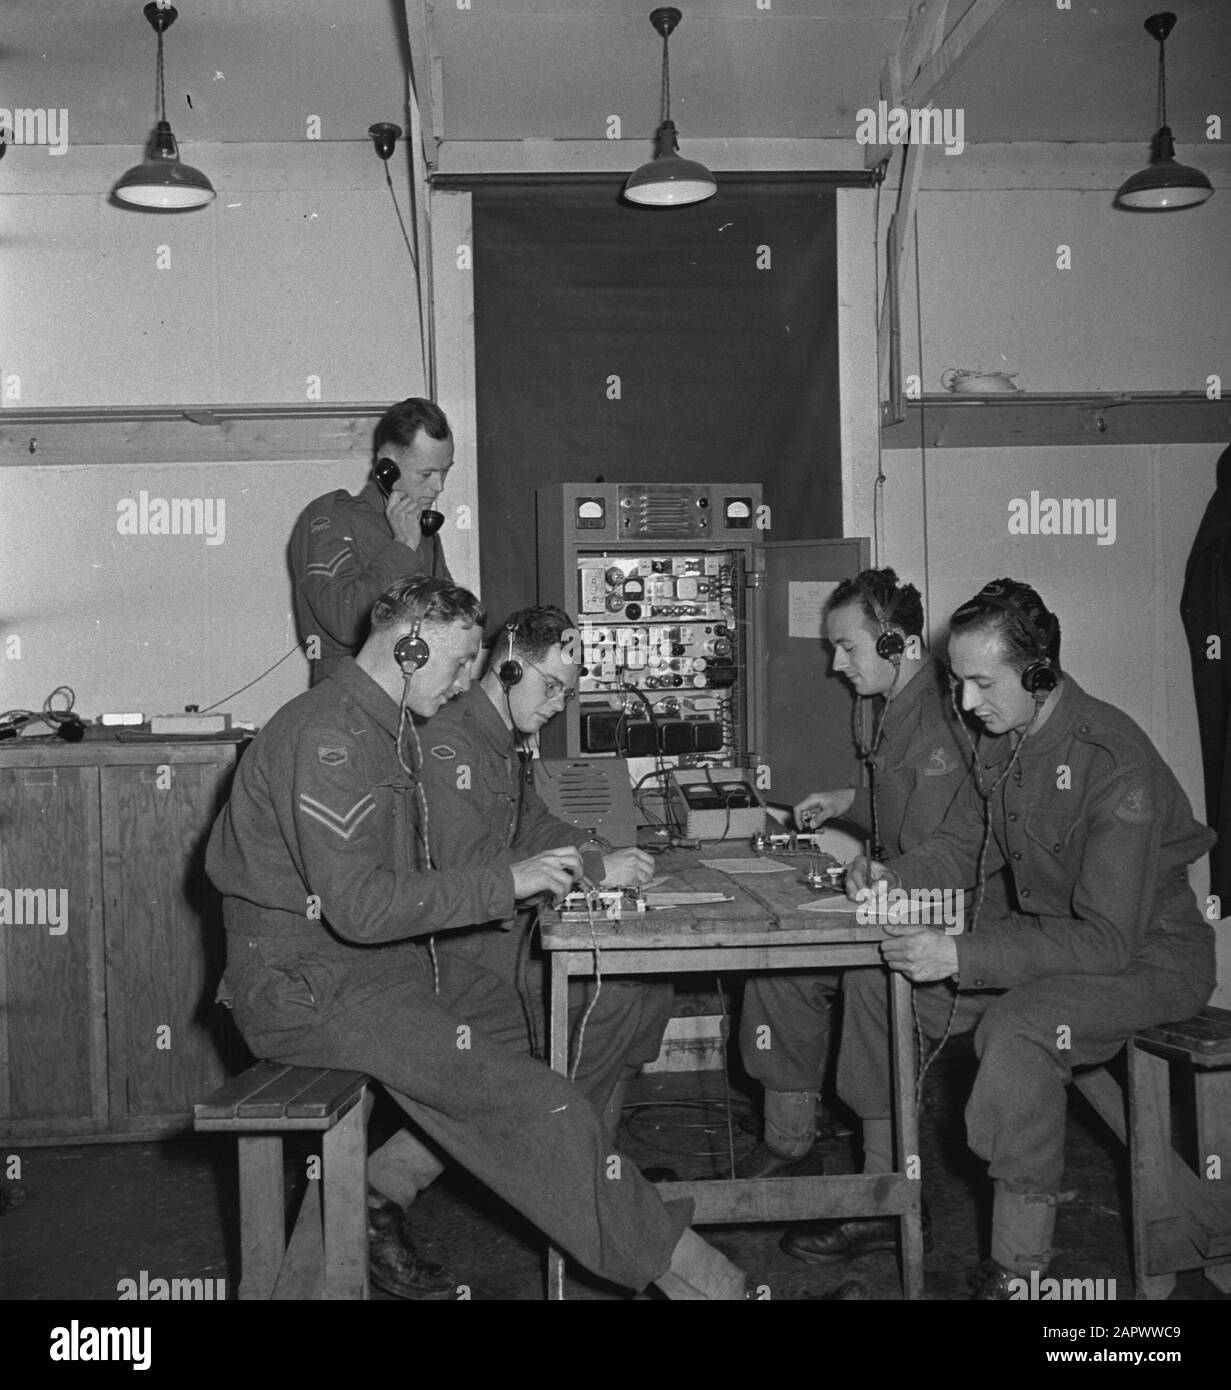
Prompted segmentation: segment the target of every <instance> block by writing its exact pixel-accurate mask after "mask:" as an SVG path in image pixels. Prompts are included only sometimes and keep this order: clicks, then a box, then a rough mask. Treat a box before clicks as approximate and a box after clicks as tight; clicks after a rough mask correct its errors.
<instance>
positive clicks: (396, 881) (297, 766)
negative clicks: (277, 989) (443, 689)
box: [205, 659, 513, 974]
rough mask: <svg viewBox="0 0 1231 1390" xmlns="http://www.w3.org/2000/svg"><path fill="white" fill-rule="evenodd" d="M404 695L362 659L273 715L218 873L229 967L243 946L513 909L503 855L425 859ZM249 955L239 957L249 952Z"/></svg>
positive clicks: (279, 949) (392, 936)
mask: <svg viewBox="0 0 1231 1390" xmlns="http://www.w3.org/2000/svg"><path fill="white" fill-rule="evenodd" d="M397 727H398V706H397V705H396V704H395V703H394V701H393V700H391V699H390V698H389V696H388V695H386V694H385V692H384V691H383V690H381V688H380V687H379V686H378V685H377V684H376V683H375V681H373V680H372V679H371V678H370V677H369V676H368V675H367V673H366V672H364V671H363V670H361V669H360V667H359V666H358V665H356V663H355V662H354V661H351V660H349V659H346V660H343V661H342V662H340V663H339V664H338V666H337V667H336V668H335V670H334V671H333V673H332V674H331V675H329V676H327V677H326V678H325V680H323V681H322V682H321V683H320V684H319V685H318V686H316V687H314V688H313V689H312V690H309V691H308V692H307V693H305V694H303V695H300V696H298V697H297V698H296V699H294V700H292V701H291V702H290V703H289V704H287V705H284V706H283V707H282V709H280V710H279V711H278V713H277V714H275V715H274V717H273V718H272V719H271V720H270V722H269V723H268V724H267V725H266V726H265V728H264V729H263V730H262V731H261V733H260V734H259V735H258V736H257V738H256V740H255V742H254V743H253V744H252V746H251V748H249V749H248V751H247V752H246V753H245V755H244V757H243V758H242V759H241V761H240V764H239V768H238V770H237V772H236V775H235V782H234V786H233V789H232V791H231V797H230V800H229V802H228V803H227V805H226V807H225V808H224V810H223V812H222V814H221V815H220V816H219V818H218V820H217V821H216V823H215V825H214V828H213V832H212V834H211V835H210V840H209V846H208V850H207V853H206V861H205V867H206V872H207V873H208V874H209V876H210V878H211V879H212V880H213V882H214V885H215V886H216V887H217V889H218V890H219V892H220V893H222V894H223V897H224V903H223V911H224V916H225V920H226V925H227V933H228V946H229V950H228V974H230V973H231V972H232V971H234V970H236V969H237V968H239V966H240V965H241V964H242V960H243V958H244V957H243V954H242V953H243V952H245V951H247V949H249V947H251V949H253V950H256V949H258V948H259V949H260V952H261V956H262V958H273V957H275V956H277V955H279V954H285V955H296V954H299V953H302V952H305V951H307V952H311V953H312V954H313V955H314V956H316V957H318V958H320V957H324V958H325V959H327V960H334V961H337V960H342V961H346V960H350V959H352V958H354V957H357V956H358V955H360V954H362V953H361V952H360V951H359V950H358V948H359V947H364V946H372V945H376V944H380V943H386V942H396V941H402V940H404V939H405V938H409V937H416V936H423V935H425V934H428V933H431V932H437V931H443V930H445V929H447V928H452V927H463V926H468V925H470V924H471V923H475V922H485V921H488V920H490V919H491V918H494V917H503V916H507V915H508V914H509V913H511V912H512V911H513V875H512V874H511V873H510V871H509V869H508V868H507V867H506V866H505V865H503V864H498V863H494V862H491V861H487V862H482V863H471V864H467V865H466V867H465V869H464V870H447V869H446V870H437V871H426V870H425V869H423V868H422V867H421V865H422V864H423V863H424V862H425V860H424V859H423V856H422V848H421V844H422V830H421V826H420V823H419V808H418V798H417V796H416V793H415V790H414V786H413V783H412V782H411V780H410V778H409V777H407V775H406V773H405V772H404V771H403V770H402V768H401V766H400V765H399V762H398V758H397V753H396V743H395V740H396V737H397ZM237 952H238V953H240V955H239V959H237V958H236V953H237Z"/></svg>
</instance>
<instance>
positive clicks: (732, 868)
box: [701, 859, 797, 874]
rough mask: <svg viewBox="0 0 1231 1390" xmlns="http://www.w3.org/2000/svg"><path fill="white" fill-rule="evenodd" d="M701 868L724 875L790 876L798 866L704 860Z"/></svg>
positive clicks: (748, 860)
mask: <svg viewBox="0 0 1231 1390" xmlns="http://www.w3.org/2000/svg"><path fill="white" fill-rule="evenodd" d="M701 867H702V868H703V869H717V870H718V871H719V872H720V873H724V874H789V873H790V872H791V870H792V869H794V868H796V867H797V866H796V865H794V864H779V863H778V861H777V860H776V859H703V860H702V861H701Z"/></svg>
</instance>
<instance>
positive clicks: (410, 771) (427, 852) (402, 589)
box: [376, 580, 440, 994]
mask: <svg viewBox="0 0 1231 1390" xmlns="http://www.w3.org/2000/svg"><path fill="white" fill-rule="evenodd" d="M414 587H415V584H414V581H410V582H407V581H405V580H403V581H401V582H399V583H397V584H395V585H394V586H393V587H392V588H391V589H386V590H385V592H384V593H383V594H381V596H380V598H379V599H377V601H376V602H377V606H379V605H380V604H382V603H383V604H388V605H392V604H395V603H400V602H402V600H404V599H405V598H406V597H407V596H408V593H409V592H410V591H411V590H412V589H413V588H414ZM430 602H431V600H430V599H428V600H427V602H426V603H425V602H424V601H423V599H422V598H420V601H419V604H418V609H419V611H418V612H417V613H416V614H415V616H414V619H413V620H412V622H411V625H410V631H409V632H408V633H406V634H405V635H404V636H402V637H399V638H398V640H397V642H396V643H395V645H394V648H393V659H394V660H395V661H396V662H397V664H398V665H399V666H400V667H401V668H402V675H403V676H404V677H405V679H406V682H407V685H408V686H409V682H410V678H411V676H413V675H414V674H415V672H416V671H418V670H419V669H420V668H422V667H424V666H426V665H427V663H428V661H429V660H430V659H431V656H432V649H431V648H430V647H429V646H428V644H427V643H426V642H425V641H424V640H423V638H422V637H420V636H419V629H420V628H421V627H422V626H423V618H424V614H425V612H426V611H427V607H428V606H430ZM407 727H409V729H410V737H411V740H412V742H413V743H414V745H415V765H416V767H414V768H412V767H411V766H410V764H409V763H408V762H407V761H406V757H405V755H404V754H403V752H402V737H403V733H404V731H405V730H406V729H407ZM394 746H395V749H396V751H397V760H398V764H399V766H400V767H401V769H402V771H403V772H404V773H405V774H406V776H407V777H409V778H410V780H411V782H412V783H413V784H414V788H415V798H416V800H417V801H418V803H419V811H420V818H421V821H422V824H421V826H420V833H421V835H422V837H423V856H424V859H425V860H426V862H427V868H428V869H429V871H430V870H434V869H435V867H436V865H435V863H434V862H433V860H432V845H431V838H430V837H431V817H430V815H429V813H428V807H427V797H426V796H425V795H424V792H423V779H422V778H421V777H420V776H419V774H418V772H417V771H416V768H421V767H422V766H423V747H422V745H421V744H420V742H419V731H418V729H416V728H415V721H414V719H413V718H412V717H411V714H410V706H409V705H408V704H407V703H406V697H405V695H403V697H402V707H401V709H400V710H399V711H398V731H397V739H396V742H395V745H394ZM427 945H428V953H429V954H430V956H431V959H432V984H433V988H434V990H435V992H436V993H437V994H439V993H440V965H439V963H438V961H437V959H436V938H435V936H429V937H428V939H427Z"/></svg>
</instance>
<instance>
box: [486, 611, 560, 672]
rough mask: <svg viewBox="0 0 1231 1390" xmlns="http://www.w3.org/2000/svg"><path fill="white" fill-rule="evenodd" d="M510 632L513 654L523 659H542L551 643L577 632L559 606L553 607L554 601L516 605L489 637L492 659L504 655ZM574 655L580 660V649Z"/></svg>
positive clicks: (554, 643)
mask: <svg viewBox="0 0 1231 1390" xmlns="http://www.w3.org/2000/svg"><path fill="white" fill-rule="evenodd" d="M510 632H511V633H512V634H513V655H514V656H524V657H525V658H526V660H527V661H542V660H543V658H544V657H545V656H546V655H547V653H548V652H549V651H551V649H552V647H559V646H561V645H562V644H563V643H564V642H565V641H566V640H567V638H568V637H569V635H570V634H575V633H576V632H577V624H576V623H575V622H574V621H573V619H572V618H570V617H569V615H568V614H567V613H566V612H565V611H564V609H563V608H557V607H555V606H554V604H536V605H534V606H533V607H531V608H519V609H518V610H517V612H516V613H510V614H509V616H508V617H507V618H506V619H505V622H504V625H503V626H502V627H501V628H500V629H499V630H498V631H497V632H496V634H495V636H494V637H493V638H492V660H493V661H494V662H496V663H499V662H501V661H506V660H507V659H508V655H509V633H510ZM577 658H578V660H580V653H578V654H577Z"/></svg>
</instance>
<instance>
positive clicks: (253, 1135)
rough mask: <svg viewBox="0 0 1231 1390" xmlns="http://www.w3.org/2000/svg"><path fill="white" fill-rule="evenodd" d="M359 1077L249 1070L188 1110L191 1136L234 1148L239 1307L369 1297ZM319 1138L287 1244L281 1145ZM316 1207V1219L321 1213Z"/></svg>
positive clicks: (312, 1070)
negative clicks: (222, 1139) (291, 1137)
mask: <svg viewBox="0 0 1231 1390" xmlns="http://www.w3.org/2000/svg"><path fill="white" fill-rule="evenodd" d="M368 1083H369V1078H368V1077H366V1076H365V1075H364V1074H363V1073H362V1072H356V1071H332V1070H326V1069H324V1068H318V1067H287V1066H283V1065H281V1064H280V1063H277V1062H258V1063H257V1064H256V1065H255V1066H253V1067H249V1068H248V1070H247V1071H246V1072H244V1073H243V1075H242V1076H237V1077H235V1078H234V1079H233V1080H231V1081H228V1082H227V1083H226V1084H225V1085H224V1086H221V1087H219V1089H218V1090H216V1091H215V1092H214V1093H213V1095H211V1096H210V1097H209V1099H208V1100H205V1101H202V1102H201V1103H200V1104H198V1105H195V1106H194V1107H193V1126H194V1128H196V1129H197V1130H200V1131H202V1132H204V1133H214V1134H234V1135H235V1136H236V1138H237V1140H238V1147H239V1220H240V1260H241V1264H240V1283H239V1296H240V1298H241V1299H356V1298H360V1299H363V1298H367V1297H368V1224H367V1136H366V1130H365V1125H364V1118H365V1113H364V1112H365V1106H364V1103H363V1102H364V1097H365V1093H366V1090H367V1086H368ZM302 1130H314V1131H317V1132H319V1133H320V1135H321V1170H320V1180H319V1181H315V1180H312V1179H309V1181H308V1186H307V1190H306V1192H305V1195H304V1199H303V1202H302V1203H301V1205H300V1208H299V1213H298V1216H297V1218H296V1221H295V1226H294V1230H293V1231H292V1234H291V1237H290V1240H289V1241H288V1240H287V1238H286V1195H285V1191H284V1183H283V1166H282V1136H283V1135H284V1134H290V1133H296V1132H299V1131H302ZM322 1206H323V1210H322Z"/></svg>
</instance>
